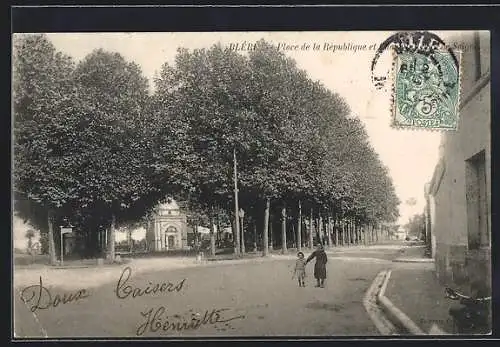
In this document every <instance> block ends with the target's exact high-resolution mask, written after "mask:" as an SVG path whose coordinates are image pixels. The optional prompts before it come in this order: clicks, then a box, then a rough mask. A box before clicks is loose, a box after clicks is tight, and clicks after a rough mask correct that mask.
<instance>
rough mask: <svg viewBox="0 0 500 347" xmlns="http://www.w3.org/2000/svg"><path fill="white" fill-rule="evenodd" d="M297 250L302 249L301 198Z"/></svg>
mask: <svg viewBox="0 0 500 347" xmlns="http://www.w3.org/2000/svg"><path fill="white" fill-rule="evenodd" d="M297 250H298V252H300V251H302V204H301V202H300V200H299V218H298V223H297Z"/></svg>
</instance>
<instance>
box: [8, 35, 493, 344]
mask: <svg viewBox="0 0 500 347" xmlns="http://www.w3.org/2000/svg"><path fill="white" fill-rule="evenodd" d="M12 50H13V51H12V76H13V77H12V90H13V96H12V109H13V117H12V136H13V138H12V139H13V140H12V145H13V161H12V172H13V180H12V182H13V187H12V188H13V216H12V220H13V224H12V225H13V230H12V233H13V239H14V243H13V249H12V257H13V260H14V265H13V289H14V290H13V298H12V299H13V317H12V320H13V334H14V337H15V338H16V339H23V338H31V339H40V338H41V339H47V338H48V339H50V338H91V339H98V338H110V337H111V338H154V339H172V338H187V337H207V338H208V337H211V338H213V337H216V338H217V337H233V338H237V337H284V338H287V337H297V336H301V337H306V338H307V337H332V336H336V337H342V336H358V337H359V336H365V337H369V336H381V335H382V336H383V335H387V336H389V335H390V336H394V335H455V334H469V335H470V334H490V333H491V329H492V328H491V295H492V294H491V260H490V259H491V241H490V240H491V188H490V187H491V173H490V172H491V146H490V139H491V134H490V118H491V109H490V98H491V96H490V84H491V81H490V33H489V32H488V31H432V30H422V31H410V32H407V31H401V32H398V31H394V32H389V31H330V32H327V31H322V32H306V31H302V32H251V31H250V32H196V33H195V32H192V33H190V32H164V33H162V32H154V33H153V32H137V33H134V32H131V33H104V32H95V33H36V34H30V33H23V34H13V42H12Z"/></svg>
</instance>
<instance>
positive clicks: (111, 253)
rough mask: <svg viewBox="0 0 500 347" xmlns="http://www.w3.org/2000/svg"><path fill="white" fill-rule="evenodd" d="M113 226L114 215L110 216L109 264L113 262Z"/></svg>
mask: <svg viewBox="0 0 500 347" xmlns="http://www.w3.org/2000/svg"><path fill="white" fill-rule="evenodd" d="M115 226H116V218H115V215H114V214H112V215H111V226H110V228H109V245H108V246H109V248H108V249H109V260H110V261H111V262H114V261H115Z"/></svg>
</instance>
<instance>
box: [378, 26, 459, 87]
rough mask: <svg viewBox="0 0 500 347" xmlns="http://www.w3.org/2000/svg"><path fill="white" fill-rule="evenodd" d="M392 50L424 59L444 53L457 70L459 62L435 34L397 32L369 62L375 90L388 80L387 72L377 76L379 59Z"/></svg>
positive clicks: (380, 47)
mask: <svg viewBox="0 0 500 347" xmlns="http://www.w3.org/2000/svg"><path fill="white" fill-rule="evenodd" d="M391 49H392V50H394V52H395V53H396V55H400V54H403V53H410V54H419V55H423V56H425V57H433V56H435V54H436V52H441V53H443V52H446V53H447V54H448V55H449V57H450V59H451V61H453V63H454V65H455V67H456V68H457V70H458V68H459V61H458V58H457V56H456V55H455V53H454V51H453V50H452V49H451V48H450V47H448V46H447V45H446V43H445V42H444V41H443V40H442V39H441V38H440V37H439V36H437V35H436V34H433V33H430V32H428V31H415V32H397V33H395V34H393V35H391V36H390V37H388V38H387V39H386V40H385V41H383V42H382V43H381V44H380V45H379V47H378V49H377V51H376V53H375V56H374V57H373V59H372V62H371V80H372V83H373V84H374V85H375V88H377V89H382V88H384V86H385V84H386V82H387V80H388V79H389V76H388V75H389V71H388V72H387V73H385V74H377V73H376V70H377V69H376V68H377V63H378V61H379V59H380V57H381V56H382V55H383V54H384V53H385V52H386V51H389V50H391Z"/></svg>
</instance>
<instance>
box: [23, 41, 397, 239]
mask: <svg viewBox="0 0 500 347" xmlns="http://www.w3.org/2000/svg"><path fill="white" fill-rule="evenodd" d="M14 62H15V64H14V80H15V83H14V112H15V120H16V121H15V126H14V135H15V143H14V146H15V161H16V165H15V187H16V192H17V193H18V195H19V197H22V199H21V198H19V199H17V200H18V201H19V202H18V203H17V205H18V210H21V215H23V216H24V217H25V218H29V219H36V220H38V223H37V224H36V225H37V226H40V225H43V223H44V219H43V218H42V217H40V216H43V215H44V214H43V211H45V209H46V208H51V209H54V210H55V211H56V212H57V215H58V216H59V217H60V218H62V216H68V215H71V218H72V221H71V222H72V223H76V224H77V225H80V226H81V227H82V228H87V229H92V228H94V229H95V228H97V226H98V225H109V223H110V220H111V216H116V217H117V218H118V221H119V222H124V221H128V220H131V221H137V220H140V219H141V218H144V216H146V215H147V214H148V212H149V211H151V209H152V208H153V206H154V205H155V204H156V203H158V202H159V201H160V200H162V199H164V197H165V196H167V195H168V196H172V197H174V198H175V199H176V200H177V201H180V202H182V203H183V204H184V205H185V206H186V207H187V208H188V209H189V210H190V211H192V213H191V214H190V222H191V223H195V224H197V223H199V224H203V225H207V224H209V220H210V219H211V218H212V219H213V218H216V217H218V218H219V219H220V220H224V222H227V220H228V219H229V218H231V214H232V208H233V206H234V201H233V189H234V187H233V174H234V172H233V153H236V158H237V169H238V184H239V195H240V200H241V201H240V202H241V206H243V207H244V209H245V210H246V211H247V213H248V214H247V216H248V217H246V220H248V221H252V223H257V222H259V221H260V220H261V218H260V217H259V216H260V215H261V214H262V212H263V206H264V204H265V201H266V200H267V199H268V198H269V199H272V200H273V201H275V202H276V201H279V202H280V203H281V204H285V205H286V206H288V207H290V206H294V208H293V209H292V216H291V218H292V219H293V218H295V217H294V216H293V214H295V213H297V211H296V207H295V206H297V203H298V201H300V202H301V204H302V206H303V209H304V210H305V209H311V208H312V209H314V210H315V211H316V213H322V214H327V215H331V214H333V216H335V218H337V219H339V220H340V219H342V218H347V217H349V218H355V219H356V220H357V221H359V222H361V223H371V224H374V223H377V222H380V221H394V220H395V219H396V218H397V216H398V213H397V206H398V205H399V200H398V198H397V196H396V194H395V190H394V187H393V184H392V180H391V178H390V176H389V173H388V170H387V169H386V168H385V167H384V166H383V164H382V162H381V161H380V159H379V158H378V155H377V154H376V152H375V151H374V149H373V148H372V147H371V145H370V143H369V140H368V135H367V134H366V131H365V129H364V127H363V125H362V123H361V122H360V121H359V120H357V119H353V118H349V113H350V110H349V106H348V105H347V104H346V102H345V101H344V100H343V99H342V98H341V96H339V95H338V94H336V93H333V92H331V91H329V90H328V89H326V88H325V87H324V86H323V85H322V84H320V83H319V82H317V81H312V80H311V79H310V78H309V77H308V76H307V74H306V72H304V71H302V70H300V69H299V68H298V67H297V66H296V64H295V62H294V61H293V60H292V59H290V58H287V57H286V56H285V55H284V54H283V53H282V52H279V51H278V50H277V49H276V48H275V47H274V46H272V45H271V44H269V43H267V42H265V41H260V42H258V43H257V45H256V48H255V50H252V51H250V52H249V53H248V55H246V56H244V55H241V54H239V53H237V52H235V51H232V50H228V49H225V48H223V47H222V46H221V45H214V46H212V47H210V48H208V49H195V50H193V51H189V50H187V49H184V48H180V49H179V50H178V53H177V56H176V59H175V63H174V64H173V65H169V64H164V65H163V66H162V69H161V71H160V73H159V75H158V77H157V78H156V79H155V81H154V86H155V92H154V94H153V95H150V93H149V91H148V81H147V80H146V79H145V78H144V77H143V76H142V73H141V70H140V68H139V67H138V66H137V65H136V64H134V63H131V62H127V61H126V60H125V59H124V58H123V57H122V56H121V55H119V54H117V53H111V52H106V51H103V50H96V51H94V52H92V53H91V54H89V55H88V56H87V57H86V58H85V59H84V60H83V61H81V62H79V63H78V64H77V65H75V64H74V63H73V62H72V60H71V59H70V58H69V57H66V56H64V55H62V54H61V53H58V52H56V50H55V49H54V47H53V46H52V44H51V43H50V42H49V41H48V39H47V38H46V37H45V36H43V35H33V36H24V37H22V38H21V39H20V40H18V41H17V42H16V44H15V55H14ZM23 211H24V212H23ZM273 211H274V210H273V209H271V213H272V214H273ZM45 223H46V220H45Z"/></svg>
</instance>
